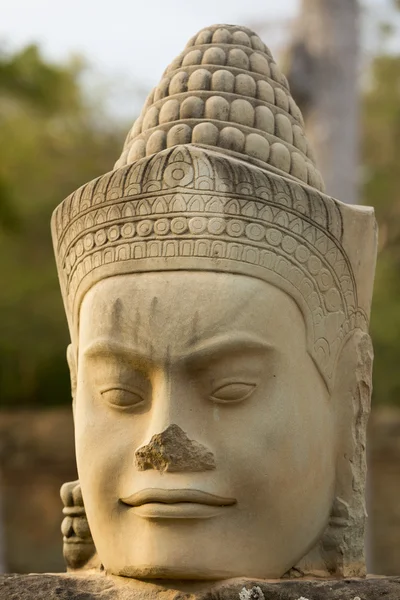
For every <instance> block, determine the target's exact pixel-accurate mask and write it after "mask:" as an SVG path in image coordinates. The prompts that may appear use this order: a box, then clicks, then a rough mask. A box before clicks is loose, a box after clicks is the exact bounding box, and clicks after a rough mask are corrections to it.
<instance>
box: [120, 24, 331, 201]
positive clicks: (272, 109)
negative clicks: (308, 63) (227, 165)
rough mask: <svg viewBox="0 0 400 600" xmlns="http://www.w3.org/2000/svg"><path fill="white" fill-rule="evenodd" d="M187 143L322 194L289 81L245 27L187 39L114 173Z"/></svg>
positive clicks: (213, 29) (130, 136) (149, 101)
mask: <svg viewBox="0 0 400 600" xmlns="http://www.w3.org/2000/svg"><path fill="white" fill-rule="evenodd" d="M190 143H193V144H197V145H205V146H209V147H213V148H218V150H219V151H220V152H225V153H233V154H236V155H238V156H243V157H244V158H245V159H246V160H253V161H254V162H256V163H257V164H259V166H261V167H262V168H268V169H269V170H272V171H274V172H277V173H279V174H284V175H285V176H289V177H293V178H294V179H295V180H298V181H301V182H303V183H307V184H308V185H310V186H312V187H314V188H316V189H318V190H321V191H323V190H324V184H323V180H322V177H321V175H320V173H319V172H318V170H317V169H316V167H315V160H314V157H313V152H312V149H311V147H310V145H309V143H308V141H307V138H306V136H305V134H304V122H303V118H302V115H301V112H300V110H299V108H298V106H297V105H296V103H295V101H294V100H293V98H292V96H291V94H290V91H289V85H288V82H287V79H286V77H285V76H284V75H283V74H282V73H281V71H280V69H279V68H278V66H277V64H276V63H275V62H274V60H273V58H272V55H271V53H270V51H269V49H268V48H267V46H266V45H265V44H264V43H263V42H262V41H261V40H260V38H259V37H258V36H257V35H255V34H254V32H252V31H251V30H249V29H247V28H245V27H235V26H231V25H216V26H214V27H211V28H208V29H204V30H202V31H201V32H200V33H199V34H197V35H196V36H195V37H194V38H192V40H191V41H190V42H189V43H188V45H187V46H186V48H185V50H184V51H183V52H182V54H180V55H179V56H178V57H177V58H176V59H175V60H174V61H173V62H172V63H171V64H170V66H169V67H168V68H167V69H166V71H165V73H164V75H163V78H162V80H161V82H160V84H159V85H158V86H157V87H156V88H155V89H154V90H153V91H152V92H151V93H150V95H149V96H148V98H147V101H146V103H145V105H144V107H143V110H142V113H141V115H140V116H139V118H138V119H137V120H136V122H135V123H134V125H133V127H132V129H131V131H130V132H129V134H128V137H127V139H126V142H125V146H124V150H123V153H122V155H121V157H120V159H119V160H118V161H117V163H116V165H115V169H118V168H120V167H123V166H125V165H127V164H131V163H133V162H135V161H137V160H139V159H141V158H144V157H146V156H151V155H153V154H155V153H157V152H160V151H162V150H165V149H166V148H171V147H173V146H176V145H179V144H190Z"/></svg>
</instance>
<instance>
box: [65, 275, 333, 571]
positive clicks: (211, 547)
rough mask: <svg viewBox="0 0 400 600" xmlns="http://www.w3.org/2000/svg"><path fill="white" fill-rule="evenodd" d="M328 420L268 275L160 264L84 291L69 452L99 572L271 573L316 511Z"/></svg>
mask: <svg viewBox="0 0 400 600" xmlns="http://www.w3.org/2000/svg"><path fill="white" fill-rule="evenodd" d="M334 423H335V414H334V407H333V405H332V402H331V399H330V397H329V393H328V391H327V388H326V386H325V384H324V382H323V380H322V378H321V376H320V374H319V372H318V370H317V368H316V366H315V364H314V362H313V360H312V359H311V357H310V356H309V354H308V353H307V350H306V331H305V324H304V320H303V317H302V314H301V312H300V310H299V308H298V307H297V305H296V304H295V302H294V301H293V300H292V299H291V298H290V297H289V296H287V295H286V294H285V293H284V292H282V291H280V290H278V289H277V288H275V287H273V286H270V285H268V284H267V283H265V282H262V281H259V280H257V279H253V278H250V277H245V276H238V275H231V274H221V273H220V274H217V273H211V272H165V273H144V274H140V275H138V274H135V275H127V276H118V277H112V278H109V279H105V280H103V281H101V282H100V283H97V284H96V285H95V286H94V287H93V288H91V290H90V291H89V292H88V293H87V294H86V296H85V298H84V300H83V304H82V307H81V311H80V328H79V359H78V378H77V394H76V405H75V430H76V450H77V461H78V472H79V478H80V482H81V486H82V493H83V497H84V501H85V506H86V512H87V516H88V520H89V525H90V529H91V532H92V535H93V539H94V542H95V544H96V547H97V550H98V553H99V556H100V559H101V561H102V563H103V564H104V566H105V568H106V570H107V571H109V572H111V573H114V574H120V575H126V576H131V577H142V578H170V579H173V578H180V579H219V578H230V577H235V576H247V577H270V578H272V577H280V576H282V575H283V574H284V573H285V572H286V571H287V570H288V569H290V568H291V567H292V566H294V565H295V564H296V563H297V562H298V561H299V560H300V559H301V558H302V557H303V556H304V555H305V554H306V553H307V552H308V550H309V549H310V548H311V547H312V546H313V545H314V544H315V542H316V541H317V540H318V538H319V537H320V535H321V534H322V532H323V530H324V529H325V527H326V524H327V522H328V519H329V514H330V509H331V506H332V502H333V496H334V485H335V463H336V451H335V446H336V444H335V439H336V438H335V425H334Z"/></svg>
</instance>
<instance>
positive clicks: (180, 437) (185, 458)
mask: <svg viewBox="0 0 400 600" xmlns="http://www.w3.org/2000/svg"><path fill="white" fill-rule="evenodd" d="M135 457H136V466H137V468H138V469H139V471H146V470H147V469H156V470H157V471H160V472H162V473H163V472H164V471H170V472H180V471H187V470H190V471H210V470H213V469H215V468H216V465H215V459H214V456H213V454H212V452H210V451H209V450H207V448H205V447H204V446H203V445H202V444H199V443H198V442H196V441H194V440H190V439H189V438H188V436H187V435H186V433H185V432H184V431H183V430H182V429H181V428H180V427H179V426H178V425H170V426H169V427H167V429H165V431H163V432H162V433H157V434H155V435H153V437H152V438H151V440H150V443H149V444H147V445H146V446H143V447H142V448H139V449H138V450H137V451H136V454H135Z"/></svg>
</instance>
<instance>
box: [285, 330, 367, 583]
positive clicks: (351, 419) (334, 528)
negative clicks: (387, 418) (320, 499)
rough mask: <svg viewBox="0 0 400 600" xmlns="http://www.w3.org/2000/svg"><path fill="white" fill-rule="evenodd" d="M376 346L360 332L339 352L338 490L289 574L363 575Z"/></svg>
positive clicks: (335, 398)
mask: <svg viewBox="0 0 400 600" xmlns="http://www.w3.org/2000/svg"><path fill="white" fill-rule="evenodd" d="M372 360H373V349H372V343H371V339H370V337H369V335H368V334H367V333H364V332H362V331H360V330H356V331H355V332H354V333H353V334H352V336H351V337H350V338H349V339H348V340H347V341H346V343H345V344H344V346H343V348H342V351H341V353H340V357H339V361H338V365H337V371H336V381H335V385H334V389H333V393H332V396H331V402H333V403H334V404H335V415H336V438H337V464H336V490H335V498H334V501H333V505H332V512H331V517H330V521H329V524H328V526H327V528H326V530H325V532H324V534H323V535H322V537H321V539H320V540H319V542H318V544H317V545H316V546H315V547H314V548H313V549H312V550H311V552H309V553H308V554H307V555H306V556H305V557H304V558H303V559H302V560H301V561H300V562H299V564H298V565H296V567H295V568H294V569H292V570H291V571H290V572H288V574H287V576H289V577H298V576H299V575H300V576H319V577H329V576H332V575H333V576H335V577H337V578H341V577H364V576H365V561H364V533H365V521H366V509H365V479H366V455H365V446H366V429H367V420H368V415H369V410H370V402H371V391H372Z"/></svg>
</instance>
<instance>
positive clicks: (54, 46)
mask: <svg viewBox="0 0 400 600" xmlns="http://www.w3.org/2000/svg"><path fill="white" fill-rule="evenodd" d="M298 3H299V0H278V1H277V0H108V1H105V0H97V1H96V0H0V6H1V11H0V15H1V16H0V42H1V43H2V44H3V45H4V43H5V44H6V46H7V47H10V48H11V49H13V48H18V47H20V46H23V45H25V44H27V43H29V42H37V43H38V44H39V45H40V47H41V48H42V50H43V52H44V53H45V55H46V56H47V57H49V58H52V59H63V58H66V57H67V56H69V55H70V54H71V53H74V52H75V53H79V54H82V55H83V56H85V57H86V58H87V59H89V61H90V63H91V64H92V65H93V66H94V67H95V69H96V71H98V72H99V73H100V74H102V75H105V76H106V77H108V78H112V79H113V80H115V82H118V84H117V86H116V87H119V88H120V93H118V91H117V90H116V89H114V90H113V91H114V95H115V99H114V100H115V101H116V102H120V100H119V98H120V97H121V96H120V95H121V94H122V95H123V96H124V97H125V99H126V96H127V94H129V91H128V90H129V87H130V86H133V85H134V84H135V83H136V84H137V83H139V85H140V87H141V88H142V90H143V92H144V91H145V92H148V91H149V90H150V88H151V87H153V86H154V85H156V84H157V82H158V80H159V79H160V76H161V74H162V72H163V71H164V69H165V68H166V66H167V65H168V64H169V63H170V62H171V61H172V60H173V58H175V56H176V55H178V54H179V53H180V52H181V51H182V50H183V48H184V46H185V44H186V42H187V41H188V39H189V38H190V37H191V36H192V35H194V34H195V33H196V32H197V31H198V30H199V29H201V28H203V27H205V26H207V25H212V24H214V23H234V24H236V23H237V24H243V25H247V24H250V25H251V26H252V27H253V28H255V29H257V23H258V22H259V21H270V20H275V19H277V20H281V19H287V18H290V17H293V16H295V14H296V10H297V7H298ZM264 37H265V36H264ZM267 43H268V42H267ZM124 84H125V86H126V88H125V90H123V89H122V88H121V86H123V85H124ZM140 95H141V96H142V93H141V94H140ZM124 112H125V111H124ZM128 112H129V110H128Z"/></svg>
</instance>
